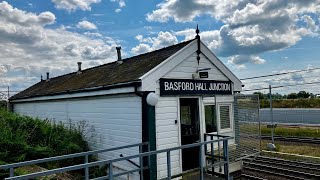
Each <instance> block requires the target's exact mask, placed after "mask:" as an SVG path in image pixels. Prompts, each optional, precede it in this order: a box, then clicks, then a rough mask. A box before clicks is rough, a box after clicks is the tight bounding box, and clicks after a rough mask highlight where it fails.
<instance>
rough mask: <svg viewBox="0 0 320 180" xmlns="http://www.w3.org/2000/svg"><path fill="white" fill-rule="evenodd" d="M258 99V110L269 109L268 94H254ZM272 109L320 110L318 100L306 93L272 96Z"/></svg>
mask: <svg viewBox="0 0 320 180" xmlns="http://www.w3.org/2000/svg"><path fill="white" fill-rule="evenodd" d="M253 94H258V95H259V99H260V108H269V107H270V104H269V94H263V93H261V92H255V93H253ZM272 105H273V108H320V98H316V95H315V94H313V93H309V92H306V91H299V92H298V93H290V94H288V95H281V94H278V93H276V94H272Z"/></svg>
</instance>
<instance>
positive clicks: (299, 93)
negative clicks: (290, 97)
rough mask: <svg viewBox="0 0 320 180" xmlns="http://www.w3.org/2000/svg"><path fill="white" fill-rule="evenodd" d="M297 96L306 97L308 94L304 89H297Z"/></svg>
mask: <svg viewBox="0 0 320 180" xmlns="http://www.w3.org/2000/svg"><path fill="white" fill-rule="evenodd" d="M297 96H298V98H308V97H309V96H310V94H309V93H308V92H306V91H299V92H298V94H297Z"/></svg>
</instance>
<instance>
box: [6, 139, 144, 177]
mask: <svg viewBox="0 0 320 180" xmlns="http://www.w3.org/2000/svg"><path fill="white" fill-rule="evenodd" d="M144 145H148V146H149V143H148V142H143V143H136V144H130V145H125V146H120V147H114V148H108V149H99V150H93V151H86V152H80V153H75V154H66V155H62V156H55V157H49V158H43V159H36V160H31V161H25V162H19V163H13V164H6V165H0V169H4V170H6V169H10V171H9V176H10V177H13V176H14V174H13V172H14V168H17V167H22V166H28V165H34V164H40V163H46V162H52V161H58V160H63V159H70V158H75V157H85V163H89V156H90V155H95V154H99V153H105V152H109V151H115V150H119V149H126V148H131V147H137V146H139V151H140V150H141V146H144ZM88 176H89V170H88V169H87V168H86V169H85V179H89V177H88Z"/></svg>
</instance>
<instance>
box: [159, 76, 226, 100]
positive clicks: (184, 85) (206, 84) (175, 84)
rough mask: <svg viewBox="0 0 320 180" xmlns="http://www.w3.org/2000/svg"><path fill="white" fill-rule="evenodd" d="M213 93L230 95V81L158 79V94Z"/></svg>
mask: <svg viewBox="0 0 320 180" xmlns="http://www.w3.org/2000/svg"><path fill="white" fill-rule="evenodd" d="M215 94H224V95H231V94H232V87H231V81H213V80H191V79H160V96H167V95H215Z"/></svg>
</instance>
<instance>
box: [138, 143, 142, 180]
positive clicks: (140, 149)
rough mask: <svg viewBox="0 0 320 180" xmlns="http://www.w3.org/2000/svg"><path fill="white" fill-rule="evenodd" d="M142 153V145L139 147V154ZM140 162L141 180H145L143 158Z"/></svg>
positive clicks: (140, 158)
mask: <svg viewBox="0 0 320 180" xmlns="http://www.w3.org/2000/svg"><path fill="white" fill-rule="evenodd" d="M141 153H142V145H139V154H141ZM139 161H140V179H141V180H143V157H142V156H140V157H139Z"/></svg>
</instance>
